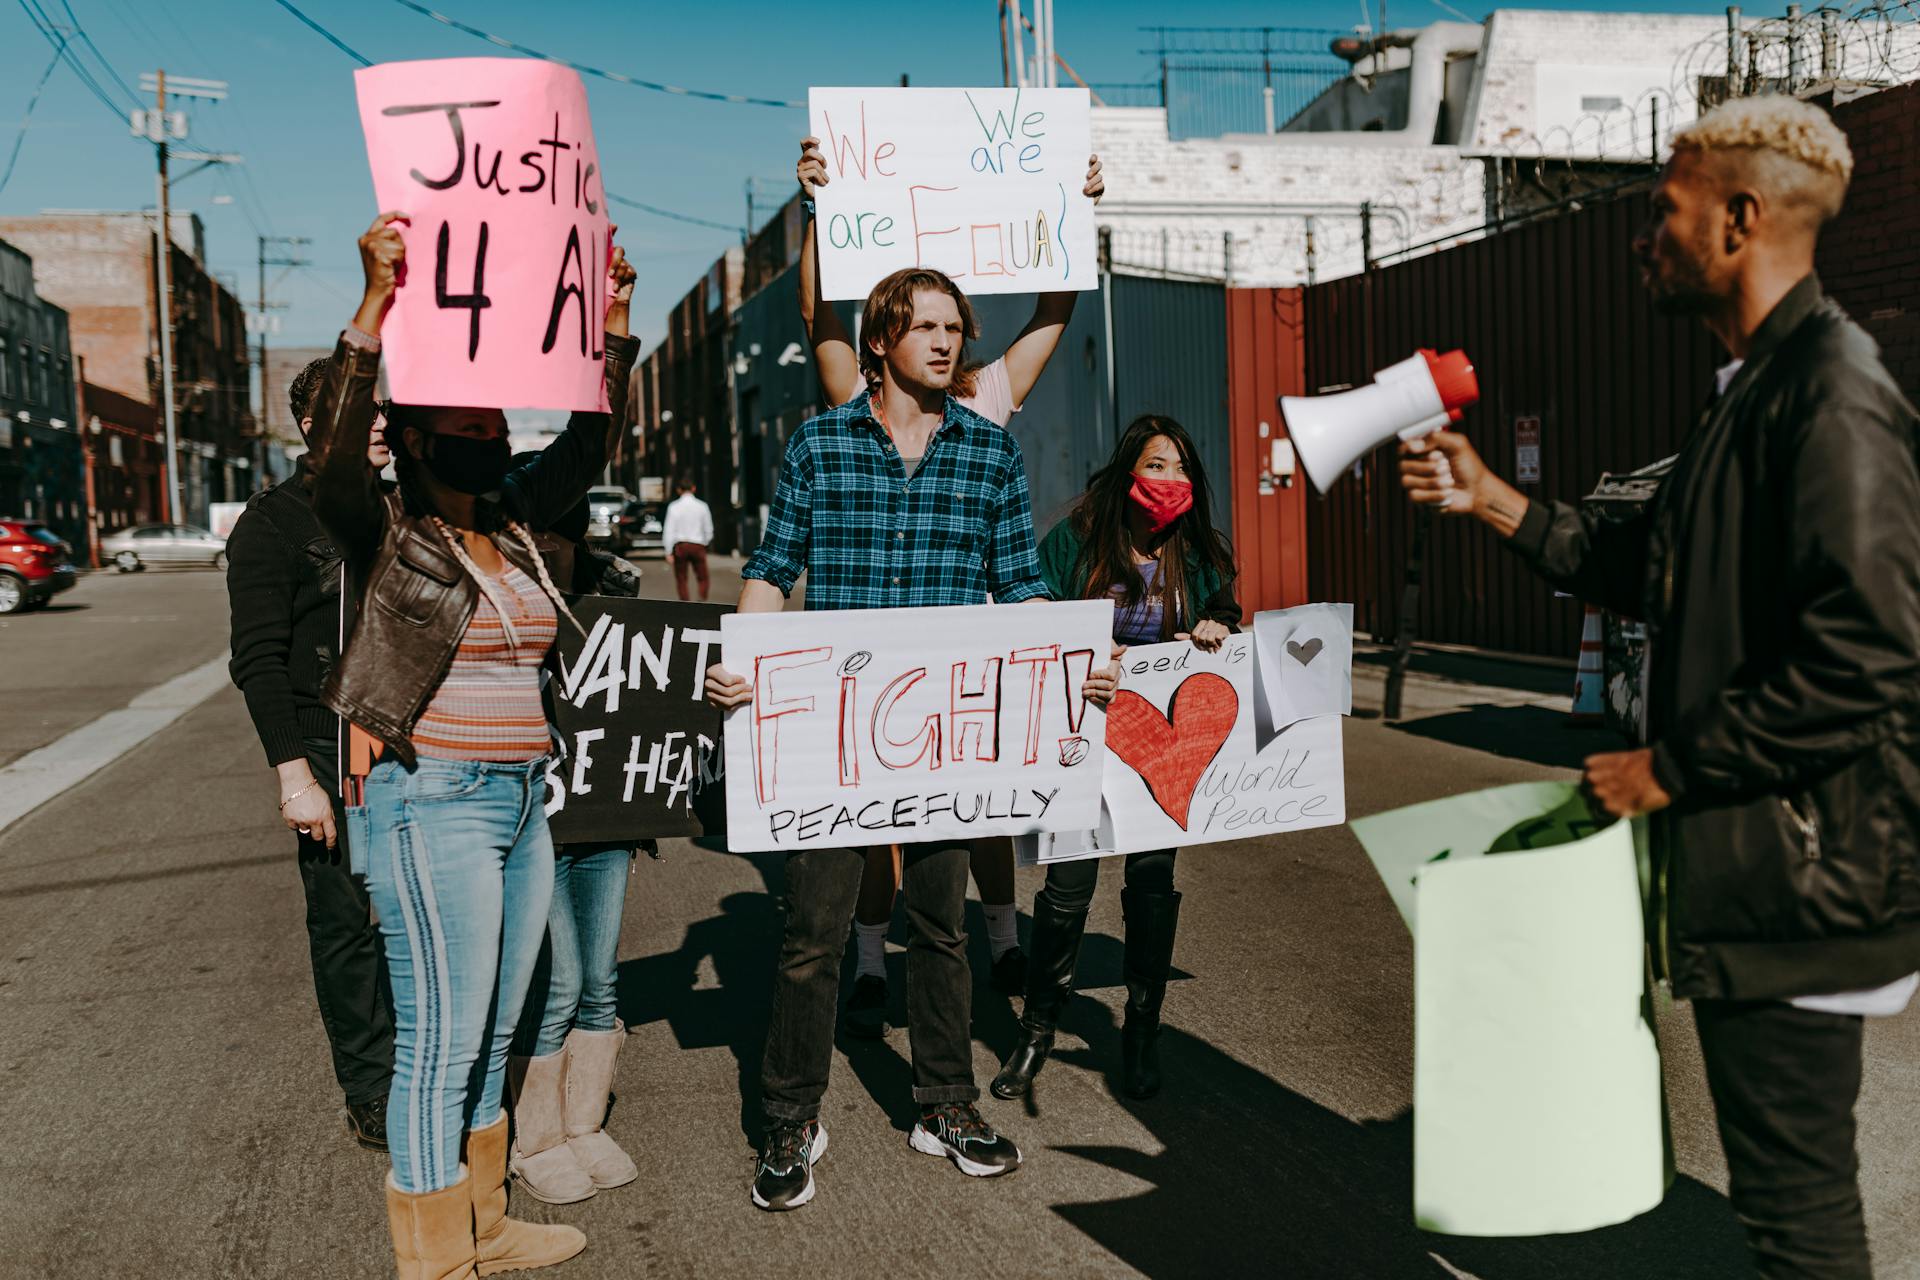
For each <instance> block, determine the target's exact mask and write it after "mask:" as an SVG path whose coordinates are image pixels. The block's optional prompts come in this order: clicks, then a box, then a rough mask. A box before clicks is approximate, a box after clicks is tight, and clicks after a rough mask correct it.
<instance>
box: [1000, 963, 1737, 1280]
mask: <svg viewBox="0 0 1920 1280" xmlns="http://www.w3.org/2000/svg"><path fill="white" fill-rule="evenodd" d="M1065 1025H1066V1028H1067V1029H1068V1030H1069V1031H1071V1032H1073V1033H1074V1034H1075V1035H1078V1036H1081V1037H1083V1038H1084V1039H1085V1040H1086V1041H1087V1045H1088V1047H1087V1048H1086V1049H1084V1050H1082V1049H1073V1050H1065V1051H1062V1052H1061V1053H1059V1054H1057V1055H1056V1056H1057V1057H1058V1059H1059V1060H1060V1061H1061V1062H1063V1063H1074V1064H1076V1065H1079V1066H1082V1067H1086V1068H1089V1069H1093V1070H1099V1071H1104V1072H1105V1073H1106V1075H1107V1081H1108V1087H1109V1090H1110V1091H1111V1092H1112V1093H1113V1096H1114V1103H1113V1105H1115V1106H1117V1107H1124V1108H1126V1109H1127V1111H1128V1112H1130V1113H1131V1114H1132V1116H1133V1117H1134V1118H1135V1119H1136V1120H1137V1121H1138V1122H1139V1123H1140V1124H1141V1125H1143V1126H1145V1127H1146V1128H1147V1129H1148V1130H1149V1131H1150V1132H1151V1133H1152V1135H1153V1137H1152V1140H1151V1141H1150V1142H1149V1143H1148V1144H1146V1145H1147V1146H1149V1147H1153V1146H1158V1147H1159V1148H1160V1150H1159V1151H1158V1152H1150V1151H1143V1150H1139V1149H1136V1148H1133V1147H1117V1146H1108V1147H1081V1146H1062V1147H1058V1148H1055V1150H1056V1151H1057V1152H1059V1153H1060V1154H1061V1155H1065V1156H1071V1157H1076V1158H1078V1159H1082V1160H1087V1161H1090V1162H1092V1163H1095V1164H1098V1165H1101V1166H1104V1167H1106V1168H1110V1169H1114V1170H1117V1171H1119V1172H1122V1173H1125V1174H1128V1175H1130V1176H1132V1177H1135V1178H1138V1179H1140V1180H1141V1181H1143V1182H1146V1183H1149V1184H1151V1185H1150V1187H1149V1189H1148V1190H1146V1191H1143V1192H1142V1193H1141V1194H1139V1195H1136V1196H1129V1197H1125V1198H1122V1199H1116V1200H1107V1201H1099V1202H1092V1203H1085V1204H1061V1205H1056V1206H1054V1212H1055V1213H1057V1214H1059V1215H1060V1216H1061V1217H1062V1218H1063V1219H1065V1220H1066V1221H1067V1222H1069V1223H1071V1224H1073V1225H1074V1226H1075V1227H1077V1228H1079V1229H1080V1230H1081V1231H1082V1232H1084V1233H1085V1234H1086V1235H1087V1236H1088V1238H1090V1239H1091V1240H1093V1241H1094V1242H1096V1243H1097V1244H1099V1245H1100V1246H1101V1247H1102V1248H1104V1249H1107V1250H1109V1251H1110V1252H1112V1253H1113V1254H1114V1255H1115V1256H1117V1257H1118V1258H1120V1259H1121V1260H1122V1261H1124V1262H1125V1263H1126V1264H1127V1265H1129V1266H1131V1267H1133V1268H1135V1269H1137V1270H1139V1271H1140V1272H1142V1273H1143V1274H1145V1275H1147V1276H1150V1277H1173V1276H1193V1275H1270V1276H1284V1277H1287V1280H1322V1278H1324V1280H1349V1278H1350V1277H1359V1276H1364V1277H1368V1280H1401V1278H1402V1277H1405V1278H1407V1280H1416V1278H1417V1280H1445V1277H1447V1276H1449V1275H1450V1274H1453V1273H1450V1272H1449V1271H1448V1270H1447V1269H1446V1268H1444V1267H1442V1266H1440V1265H1439V1263H1438V1262H1436V1261H1435V1260H1434V1257H1433V1255H1436V1254H1437V1255H1439V1256H1440V1257H1442V1258H1445V1259H1446V1260H1447V1261H1448V1262H1449V1263H1450V1264H1452V1266H1453V1267H1456V1268H1459V1269H1460V1270H1463V1271H1466V1272H1468V1273H1470V1274H1472V1275H1474V1276H1477V1277H1480V1280H1542V1278H1544V1277H1548V1276H1551V1277H1553V1280H1618V1278H1619V1277H1623V1276H1633V1277H1639V1278H1644V1280H1668V1278H1672V1280H1678V1278H1680V1277H1685V1278H1686V1280H1737V1278H1744V1277H1747V1276H1750V1275H1751V1274H1752V1273H1751V1271H1750V1270H1749V1269H1748V1264H1747V1262H1746V1252H1745V1246H1744V1243H1743V1239H1742V1236H1741V1233H1740V1229H1739V1226H1738V1224H1737V1223H1736V1222H1735V1221H1734V1218H1733V1213H1732V1210H1731V1209H1730V1208H1729V1207H1728V1205H1727V1203H1726V1201H1725V1199H1724V1198H1723V1197H1721V1196H1720V1195H1718V1194H1717V1193H1715V1192H1714V1191H1712V1190H1711V1189H1710V1188H1708V1187H1706V1186H1704V1185H1702V1184H1700V1183H1698V1182H1695V1181H1693V1180H1692V1179H1687V1178H1682V1179H1680V1180H1679V1181H1678V1182H1677V1183H1676V1184H1675V1185H1674V1187H1673V1189H1672V1190H1671V1191H1670V1192H1669V1193H1668V1195H1667V1198H1666V1201H1665V1202H1664V1203H1663V1204H1662V1205H1661V1206H1660V1207H1659V1208H1658V1209H1656V1210H1654V1211H1653V1212H1651V1213H1648V1214H1646V1215H1643V1216H1642V1217H1640V1218H1637V1219H1635V1220H1634V1221H1632V1222H1629V1223H1626V1224H1623V1225H1621V1226H1617V1227H1609V1228H1606V1229H1604V1230H1600V1231H1591V1232H1586V1233H1583V1234H1580V1235H1570V1236H1543V1237H1530V1238H1525V1239H1513V1240H1486V1239H1468V1238H1463V1237H1456V1236H1442V1235H1435V1234H1432V1233H1429V1232H1424V1231H1421V1230H1419V1229H1418V1228H1417V1227H1415V1226H1414V1224H1413V1221H1412V1195H1413V1121H1412V1117H1411V1114H1410V1113H1409V1114H1402V1115H1401V1116H1399V1117H1396V1118H1395V1119H1393V1120H1389V1121H1383V1122H1372V1123H1365V1124H1358V1123H1355V1122H1353V1121H1351V1120H1348V1119H1346V1118H1345V1117H1344V1116H1341V1115H1339V1114H1337V1113H1336V1112H1333V1111H1330V1110H1328V1109H1327V1108H1325V1107H1323V1106H1321V1105H1319V1104H1318V1103H1316V1102H1313V1101H1311V1100H1310V1099H1308V1098H1305V1097H1302V1096H1301V1095H1299V1094H1297V1093H1295V1092H1293V1091H1292V1090H1290V1089H1288V1088H1286V1087H1285V1086H1283V1085H1281V1084H1279V1083H1277V1082H1276V1081H1274V1080H1272V1079H1270V1078H1269V1077H1267V1076H1266V1075H1263V1074H1262V1073H1260V1072H1259V1071H1257V1070H1255V1069H1253V1068H1252V1067H1249V1066H1247V1065H1246V1064H1245V1063H1242V1062H1239V1061H1237V1060H1236V1059H1234V1058H1233V1057H1231V1056H1230V1055H1228V1054H1226V1053H1223V1052H1221V1051H1220V1050H1218V1049H1216V1048H1214V1047H1213V1046H1212V1045H1210V1044H1208V1043H1207V1042H1206V1041H1204V1040H1200V1039H1198V1038H1196V1037H1194V1036H1191V1035H1189V1034H1187V1033H1185V1032H1183V1031H1181V1030H1180V1029H1179V1028H1177V1027H1174V1026H1171V1025H1169V1026H1168V1027H1167V1029H1166V1030H1165V1031H1164V1032H1163V1034H1162V1039H1161V1057H1162V1065H1163V1067H1164V1069H1165V1073H1166V1076H1167V1080H1168V1084H1167V1090H1166V1092H1165V1093H1164V1094H1162V1095H1161V1096H1160V1097H1159V1098H1156V1099H1153V1100H1151V1101H1147V1102H1134V1101H1131V1100H1129V1099H1126V1098H1124V1097H1123V1096H1122V1095H1121V1094H1120V1093H1119V1080H1118V1068H1119V1058H1120V1047H1119V1038H1120V1037H1119V1030H1118V1028H1117V1027H1116V1026H1115V1024H1114V1018H1113V1014H1112V1012H1111V1011H1110V1010H1108V1009H1107V1007H1106V1006H1105V1005H1102V1004H1100V1003H1098V1002H1095V1001H1087V1000H1077V1001H1075V1002H1074V1003H1073V1005H1072V1006H1070V1008H1069V1009H1068V1011H1067V1016H1066V1020H1065ZM1045 1090H1046V1077H1045V1076H1044V1075H1043V1076H1042V1077H1041V1078H1040V1080H1039V1082H1038V1083H1037V1086H1036V1089H1035V1096H1034V1098H1033V1106H1034V1109H1035V1110H1036V1111H1039V1110H1044V1108H1045V1106H1046V1093H1045ZM1202 1224H1204V1226H1203V1225H1202Z"/></svg>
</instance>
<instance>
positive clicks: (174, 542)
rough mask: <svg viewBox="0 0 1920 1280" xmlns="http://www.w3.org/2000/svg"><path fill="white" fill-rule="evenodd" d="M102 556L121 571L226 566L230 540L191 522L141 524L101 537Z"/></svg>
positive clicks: (220, 567)
mask: <svg viewBox="0 0 1920 1280" xmlns="http://www.w3.org/2000/svg"><path fill="white" fill-rule="evenodd" d="M100 555H101V557H102V558H103V559H106V560H110V561H112V562H113V567H114V568H116V569H118V570H119V571H120V572H122V573H134V572H136V571H138V570H141V569H144V568H146V567H147V566H148V565H210V566H212V567H213V568H215V569H225V568H226V567H227V540H226V539H225V538H222V537H219V536H218V535H216V534H212V533H209V532H207V531H206V530H205V529H197V528H195V527H194V526H192V525H190V524H142V525H135V526H134V527H133V528H131V529H122V530H121V531H120V532H119V533H115V534H109V535H108V536H107V537H105V538H102V539H101V540H100Z"/></svg>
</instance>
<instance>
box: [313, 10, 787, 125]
mask: <svg viewBox="0 0 1920 1280" xmlns="http://www.w3.org/2000/svg"><path fill="white" fill-rule="evenodd" d="M286 2H287V0H280V3H281V4H286ZM393 2H394V3H395V4H397V5H400V6H401V7H402V8H406V9H411V10H413V11H414V12H415V13H418V14H421V15H423V16H425V17H428V18H432V19H433V20H434V21H435V22H440V23H445V24H446V25H447V26H449V27H452V28H453V29H454V30H456V31H464V32H466V33H467V34H468V35H470V36H477V37H478V38H480V39H482V40H485V41H486V42H487V43H488V44H497V45H499V46H500V47H501V48H502V49H511V50H513V51H514V52H515V53H524V54H526V55H527V56H528V57H529V58H538V59H540V60H541V61H542V62H557V63H559V64H560V65H561V66H563V67H572V68H573V69H574V70H575V71H578V72H580V73H581V74H582V75H589V76H598V77H600V78H601V79H602V80H611V81H613V82H614V83H615V84H630V85H633V86H635V87H636V88H640V89H651V90H653V91H654V92H655V93H671V94H674V95H675V96H677V97H682V98H700V99H702V100H704V101H707V102H737V103H743V104H746V105H748V106H755V107H804V106H806V105H807V104H806V103H804V102H790V101H788V100H787V99H785V98H755V97H751V96H749V95H747V94H742V93H713V92H711V91H709V90H706V89H687V88H683V87H682V86H680V85H677V84H662V83H660V82H659V81H658V80H645V79H642V78H641V77H639V76H630V75H626V74H624V73H622V72H619V71H604V70H602V69H601V68H599V67H590V66H588V65H586V64H585V63H583V62H573V61H570V60H569V59H566V58H558V57H555V56H554V55H553V54H550V53H542V52H540V51H539V50H538V49H530V48H528V47H527V46H526V45H524V44H519V43H516V42H515V41H512V40H509V39H507V38H506V37H505V36H497V35H495V34H493V32H491V31H482V30H481V29H480V28H478V27H470V26H468V25H467V24H466V23H464V22H461V21H460V20H458V19H457V18H449V17H448V16H447V15H446V14H444V13H441V12H439V11H438V10H434V9H429V8H427V6H425V5H423V4H415V3H414V0H393ZM287 7H288V8H292V7H293V6H291V5H287ZM329 38H331V37H329ZM336 43H337V42H336ZM354 56H355V57H358V56H359V55H358V54H355V55H354Z"/></svg>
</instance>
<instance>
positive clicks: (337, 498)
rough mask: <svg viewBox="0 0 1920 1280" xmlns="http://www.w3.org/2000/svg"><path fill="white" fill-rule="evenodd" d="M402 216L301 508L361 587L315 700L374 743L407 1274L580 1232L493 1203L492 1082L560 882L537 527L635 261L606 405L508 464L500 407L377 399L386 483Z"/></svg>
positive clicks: (358, 766) (601, 421)
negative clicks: (310, 512)
mask: <svg viewBox="0 0 1920 1280" xmlns="http://www.w3.org/2000/svg"><path fill="white" fill-rule="evenodd" d="M406 226H407V218H406V215H405V214H399V213H388V214H382V215H381V216H380V217H379V218H377V219H375V220H374V223H373V226H372V227H370V228H369V229H368V230H367V232H366V234H365V235H363V236H362V237H361V238H360V255H361V262H362V266H363V269H364V272H365V276H366V291H365V294H364V296H363V298H362V301H361V304H360V309H359V311H358V313H357V314H355V316H354V318H353V322H352V324H351V325H350V326H349V327H348V328H347V330H346V331H345V332H344V333H343V334H342V335H341V338H340V343H339V345H338V347H337V348H336V349H335V352H334V356H333V364H332V368H331V370H330V371H329V374H328V377H327V380H326V382H325V384H324V386H323V387H322V389H321V392H320V395H319V397H318V399H317V400H316V401H315V402H314V406H313V431H312V434H311V435H310V436H309V443H310V444H311V446H312V449H313V455H314V458H315V475H316V479H315V485H314V511H315V514H317V515H318V516H319V517H320V519H321V521H322V523H323V524H325V525H326V526H327V528H328V530H329V532H331V533H332V535H333V537H334V540H335V542H336V543H337V544H338V545H339V546H340V548H341V549H342V551H343V552H344V554H345V556H346V563H347V566H348V571H349V572H350V573H351V575H352V581H353V582H354V583H355V585H356V587H357V588H358V593H359V597H360V609H359V614H358V620H357V621H356V623H355V627H354V632H353V636H352V639H351V640H350V641H349V642H348V644H347V646H346V648H345V650H344V652H342V654H341V655H340V658H339V661H338V662H337V663H335V665H334V667H333V669H332V671H331V672H330V673H329V675H328V677H327V681H326V686H325V693H324V696H325V699H326V702H327V705H328V706H329V707H330V708H331V709H332V710H334V711H335V712H337V713H338V714H340V715H341V716H343V717H345V718H346V719H348V720H350V721H352V722H353V724H354V725H355V726H356V728H357V729H358V730H360V731H361V734H362V735H363V736H365V737H370V738H371V739H372V740H374V743H375V746H374V749H373V753H372V754H373V755H374V756H375V758H376V759H377V763H372V764H371V767H370V768H367V767H366V762H360V761H355V762H351V763H352V764H353V768H352V770H351V771H352V772H353V773H354V774H356V775H358V776H356V777H355V778H353V779H352V780H351V781H350V782H349V783H348V793H347V797H346V798H347V800H348V809H347V821H348V825H349V828H350V829H351V835H350V848H351V849H352V850H354V851H355V853H356V856H357V857H359V858H361V859H364V868H361V867H356V868H355V869H356V870H362V869H364V872H365V874H366V877H367V886H368V890H369V893H370V896H371V897H372V899H373V902H374V905H375V907H376V908H377V909H378V911H379V916H380V931H381V934H382V937H383V940H384V944H385V948H386V954H387V964H388V970H389V973H390V976H391V981H392V986H393V1000H394V1015H395V1016H394V1023H395V1028H394V1029H395V1036H394V1041H395V1044H394V1079H393V1087H392V1092H391V1094H390V1095H389V1101H388V1110H387V1114H388V1117H389V1128H388V1141H389V1146H390V1149H391V1152H392V1156H393V1171H392V1173H391V1175H390V1176H389V1177H388V1180H387V1214H388V1221H389V1225H390V1227H391V1230H392V1236H393V1247H394V1255H395V1258H396V1260H397V1262H398V1264H399V1271H400V1275H401V1276H402V1277H403V1280H413V1278H414V1277H434V1278H436V1280H440V1278H443V1277H463V1276H474V1275H476V1274H479V1273H487V1274H491V1273H493V1272H496V1271H506V1270H514V1269H521V1268H530V1267H541V1266H548V1265H551V1264H553V1263H556V1262H560V1261H563V1260H565V1259H567V1258H570V1257H572V1256H573V1255H574V1254H576V1253H578V1252H580V1250H581V1249H583V1248H585V1247H586V1237H585V1236H584V1235H582V1234H581V1233H580V1232H579V1231H576V1230H575V1229H573V1228H572V1227H565V1226H539V1225H534V1224H531V1223H524V1222H518V1221H515V1220H513V1219H510V1218H508V1217H507V1216H506V1208H507V1191H506V1182H507V1157H508V1151H507V1146H508V1143H507V1117H506V1114H505V1112H504V1110H503V1109H502V1094H503V1092H504V1089H505V1084H506V1075H507V1056H508V1046H509V1043H510V1041H511V1039H512V1036H513V1032H514V1027H515V1024H516V1023H517V1022H518V1020H519V1017H520V1012H521V1005H522V1002H523V1000H524V998H525V996H526V992H527V985H528V982H529V980H530V977H531V974H532V971H533V967H534V962H535V958H536V957H537V956H538V954H539V951H540V945H541V940H542V938H543V937H544V936H545V934H546V930H547V915H548V905H549V901H550V899H551V897H552V895H553V891H554V866H553V845H552V842H551V840H550V839H549V837H548V834H547V823H546V816H545V812H544V808H545V802H546V786H545V762H546V754H547V746H548V737H547V721H546V713H545V709H544V708H543V706H542V704H541V698H540V680H541V668H542V667H543V666H544V665H545V663H546V662H547V660H548V659H549V657H550V655H551V652H552V649H553V644H554V640H555V637H556V636H557V634H558V631H559V626H560V624H561V621H562V619H564V620H565V621H566V622H567V623H569V624H572V622H573V617H572V614H571V613H570V612H569V611H568V609H567V605H566V602H565V600H564V599H563V598H562V597H561V595H560V593H559V591H558V590H557V589H556V587H555V585H554V583H553V580H552V578H551V576H550V575H549V573H548V571H547V569H546V567H545V565H544V563H543V561H542V559H541V556H540V554H539V551H538V549H537V548H536V546H535V545H534V542H533V536H532V530H538V529H543V528H545V527H547V526H548V525H550V524H551V523H553V521H554V520H556V519H557V518H559V517H560V516H562V515H563V514H565V513H566V511H567V510H568V509H569V508H570V507H572V506H574V505H575V504H576V503H577V502H579V501H580V499H581V498H582V497H584V496H585V494H586V491H587V489H588V488H589V487H590V486H591V485H592V484H593V483H595V481H596V480H597V479H598V477H599V475H600V472H601V469H602V468H603V467H604V466H605V464H606V459H607V456H608V453H609V449H610V445H611V440H610V437H611V435H612V433H613V432H614V431H617V430H618V429H619V424H620V422H621V421H622V420H623V414H624V410H625V400H626V389H627V374H628V371H629V369H630V368H631V363H632V357H633V349H634V343H633V340H632V339H631V338H629V337H627V336H626V335H627V303H628V298H629V297H630V296H631V292H632V287H633V270H632V268H631V267H629V266H628V265H627V264H626V261H625V259H624V257H623V256H621V255H619V254H618V253H616V254H615V256H614V259H613V263H612V268H611V270H612V276H613V279H612V282H611V283H612V285H613V287H614V293H613V297H612V305H611V307H610V308H609V309H608V311H607V316H606V330H607V340H606V345H605V360H606V368H605V379H606V392H607V401H608V405H609V410H608V411H606V412H576V413H574V414H573V416H572V418H571V419H570V420H569V421H568V423H567V429H566V430H565V431H564V432H563V433H562V434H561V435H560V437H559V438H558V439H557V440H556V441H555V442H554V443H553V444H551V445H550V446H548V448H547V449H546V450H545V451H544V452H543V453H541V454H540V456H539V457H538V458H536V459H535V460H534V461H533V462H531V463H529V464H527V465H526V466H522V467H517V468H516V467H513V466H512V465H511V461H512V455H511V450H510V447H509V445H508V443H507V421H506V415H505V414H504V413H502V412H501V411H500V410H499V409H497V408H484V407H483V408H454V407H448V406H440V405H420V404H396V405H393V406H391V408H390V409H389V411H388V414H387V424H388V425H387V438H388V440H389V442H390V443H391V444H392V446H393V452H394V464H395V470H396V473H397V475H398V478H399V481H400V483H399V488H398V491H397V492H394V493H387V492H384V491H383V490H382V489H381V488H380V487H379V486H378V485H377V484H376V483H375V481H374V478H373V476H372V475H371V473H370V472H369V471H368V470H367V467H366V463H365V453H366V446H367V433H368V431H369V430H370V429H371V428H372V425H373V421H374V413H375V406H374V383H375V380H376V378H377V377H378V374H379V366H380V329H381V324H382V321H383V318H384V317H385V316H386V313H387V310H388V308H389V307H390V306H392V305H393V304H394V302H395V300H396V295H397V293H398V292H399V290H400V286H399V284H398V280H399V278H400V275H401V269H402V266H403V264H404V263H405V261H406V258H407V247H406V243H405V240H404V239H403V236H402V228H403V227H406ZM423 275H424V276H425V277H426V280H425V287H426V288H427V289H429V290H431V289H432V287H433V281H432V279H431V276H432V273H431V272H425V273H421V272H416V273H415V279H416V280H419V279H420V278H421V277H422V276H423ZM414 287H415V288H418V287H420V286H419V285H418V284H416V285H415V286H414ZM428 296H429V298H430V297H431V295H430V294H429V295H428ZM409 354H410V357H411V359H412V360H414V361H416V362H417V361H419V360H420V359H422V358H423V356H430V355H432V354H433V353H423V352H421V351H419V350H417V349H416V350H413V351H412V352H410V353H409ZM460 355H464V352H461V353H458V354H457V355H453V356H449V358H450V359H451V358H458V357H459V356H460Z"/></svg>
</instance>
